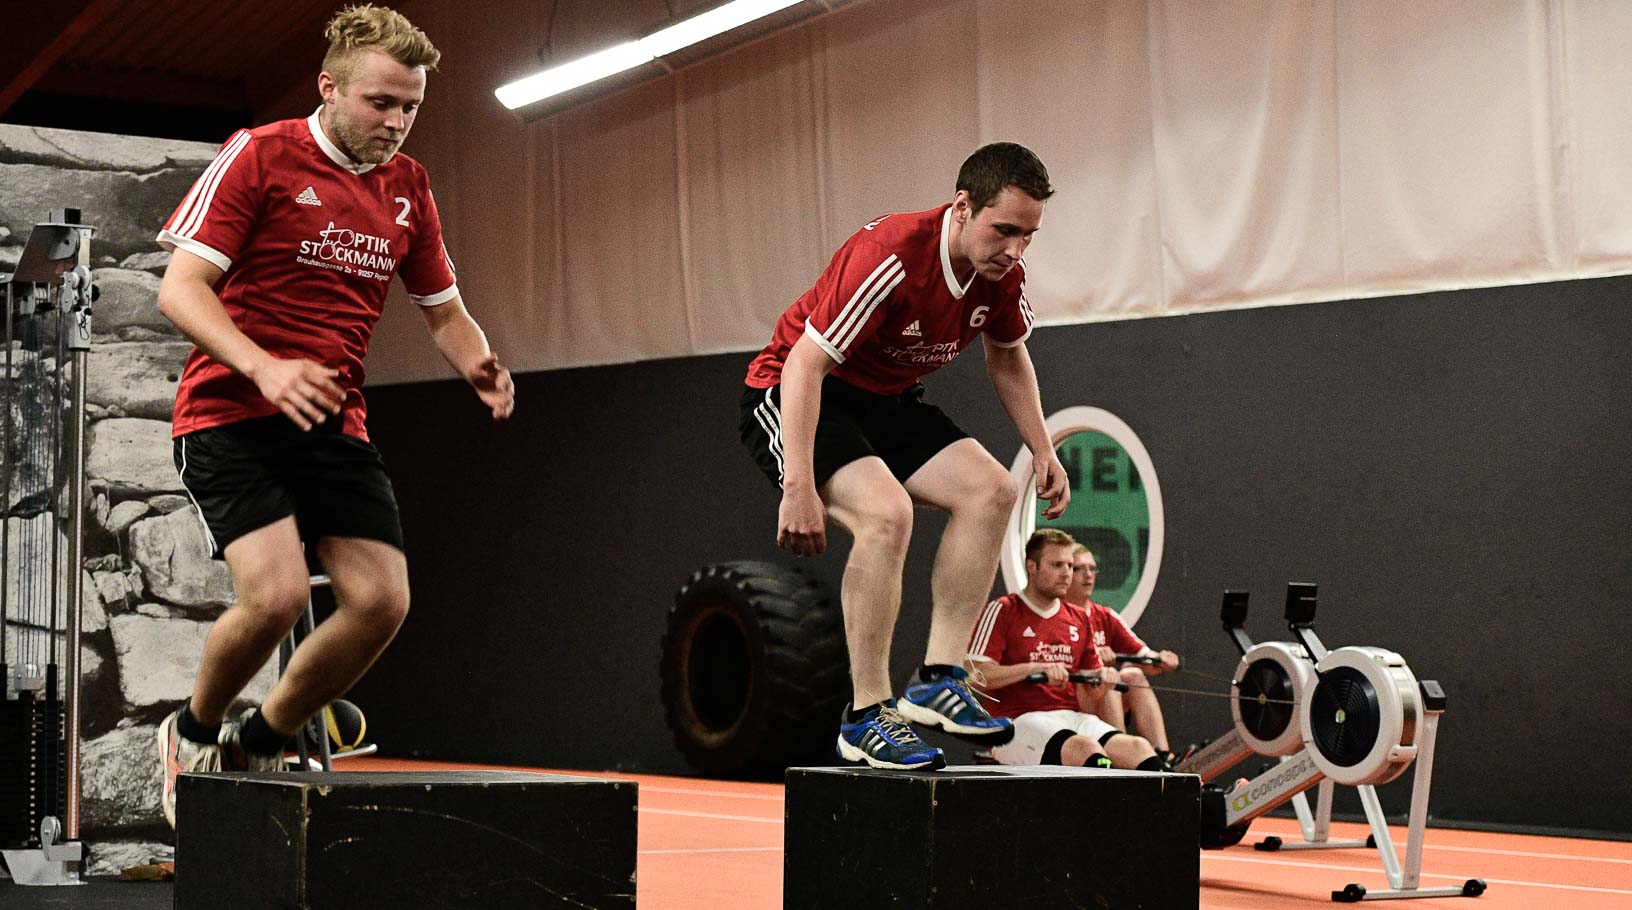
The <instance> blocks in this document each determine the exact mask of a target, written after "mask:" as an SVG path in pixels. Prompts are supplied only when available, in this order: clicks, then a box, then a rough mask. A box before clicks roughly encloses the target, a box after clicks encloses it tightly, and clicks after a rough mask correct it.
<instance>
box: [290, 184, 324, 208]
mask: <svg viewBox="0 0 1632 910" xmlns="http://www.w3.org/2000/svg"><path fill="white" fill-rule="evenodd" d="M295 201H296V202H298V203H300V204H301V205H316V206H321V205H322V204H323V203H322V202H321V201H320V200H319V199H318V198H317V191H316V190H314V189H312V188H311V187H307V188H306V189H304V190H302V191H301V193H300V195H299V196H296V197H295Z"/></svg>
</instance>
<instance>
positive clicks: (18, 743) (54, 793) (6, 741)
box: [0, 693, 68, 849]
mask: <svg viewBox="0 0 1632 910" xmlns="http://www.w3.org/2000/svg"><path fill="white" fill-rule="evenodd" d="M48 757H49V758H50V759H51V760H50V761H47V758H48ZM65 760H66V748H65V745H64V743H63V741H62V702H60V701H57V700H56V699H40V698H36V697H34V695H33V694H32V693H25V694H24V695H22V696H20V697H18V698H6V699H0V769H4V773H0V847H5V848H6V849H27V848H32V847H38V846H39V845H40V822H41V821H42V820H43V819H44V818H45V817H46V816H47V815H51V816H55V817H56V818H57V819H58V820H59V821H60V820H61V819H62V818H63V807H64V806H65V805H66V803H67V799H68V793H67V779H66V777H65V776H64V774H63V770H62V769H63V763H64V761H65ZM13 769H15V770H13Z"/></svg>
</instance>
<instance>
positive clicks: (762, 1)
mask: <svg viewBox="0 0 1632 910" xmlns="http://www.w3.org/2000/svg"><path fill="white" fill-rule="evenodd" d="M798 2H799V0H732V2H731V3H727V4H726V5H724V6H721V7H716V8H714V9H711V10H709V11H708V12H706V13H702V14H700V15H696V16H692V17H691V18H690V19H687V20H686V21H684V22H681V23H680V24H678V25H671V26H669V27H668V28H666V29H664V30H662V31H660V32H656V33H655V34H651V35H647V36H646V37H644V38H642V39H640V46H641V47H643V48H645V49H646V52H647V53H649V54H651V55H652V56H653V57H661V56H663V55H664V54H672V53H674V52H675V51H677V50H679V49H681V48H683V47H690V46H691V45H693V44H696V43H697V42H699V41H706V40H708V39H709V38H712V37H714V36H715V35H718V34H722V33H724V32H728V31H730V30H732V29H734V28H736V27H737V26H739V25H747V24H748V23H750V22H752V21H754V20H755V19H758V18H761V17H763V16H769V15H770V14H771V13H774V12H777V11H778V10H784V9H787V8H788V7H790V6H792V5H794V4H795V3H798Z"/></svg>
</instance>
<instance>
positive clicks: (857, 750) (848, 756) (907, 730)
mask: <svg viewBox="0 0 1632 910" xmlns="http://www.w3.org/2000/svg"><path fill="white" fill-rule="evenodd" d="M849 713H850V712H849V710H848V709H846V711H845V716H846V717H847V718H848V717H849ZM839 757H840V758H842V759H844V760H845V761H851V762H866V763H867V764H868V765H869V766H871V767H874V768H894V769H896V770H901V771H938V770H940V769H941V768H944V767H946V756H945V755H943V754H942V753H941V750H939V749H936V748H934V747H933V746H929V745H925V743H924V741H923V740H921V739H919V738H918V734H917V733H914V732H913V731H912V728H911V727H909V726H907V722H906V720H905V719H904V718H902V717H901V714H900V713H899V712H898V711H896V700H895V699H893V698H892V699H890V700H889V701H887V702H884V703H883V704H880V705H878V706H876V707H874V708H872V709H870V710H869V711H868V712H867V713H866V714H863V715H862V716H861V720H860V721H857V722H856V723H853V724H852V723H848V722H841V723H840V725H839Z"/></svg>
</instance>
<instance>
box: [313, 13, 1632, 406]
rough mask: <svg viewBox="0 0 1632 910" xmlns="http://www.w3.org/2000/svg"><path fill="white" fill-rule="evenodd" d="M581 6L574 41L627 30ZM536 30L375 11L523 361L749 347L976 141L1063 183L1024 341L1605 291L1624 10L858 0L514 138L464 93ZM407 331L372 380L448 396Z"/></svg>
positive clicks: (1613, 269)
mask: <svg viewBox="0 0 1632 910" xmlns="http://www.w3.org/2000/svg"><path fill="white" fill-rule="evenodd" d="M659 5H660V4H659ZM706 5H709V4H707V3H704V2H701V0H698V2H687V3H682V4H681V8H682V9H694V8H700V7H703V6H706ZM567 6H568V7H571V4H568V5H567ZM579 6H580V7H582V6H583V5H582V4H580V5H579ZM590 6H594V7H596V8H598V9H600V10H601V12H600V13H597V14H596V15H598V16H601V17H602V19H601V20H599V21H596V22H593V23H591V25H593V26H594V27H595V28H598V29H600V30H601V32H602V33H603V37H604V41H601V42H600V43H609V42H610V41H612V40H618V39H620V38H628V37H631V36H632V34H636V33H638V31H639V29H638V28H637V29H634V31H633V32H631V33H630V34H622V35H620V34H619V33H618V24H617V21H616V20H615V17H614V18H611V19H608V18H606V17H609V16H613V14H612V13H608V12H606V10H608V9H615V8H617V7H618V5H617V4H590ZM544 7H545V4H541V3H518V2H514V0H468V2H465V3H461V4H448V3H427V2H423V0H412V2H409V3H407V4H405V5H404V6H403V7H402V8H403V11H404V12H406V13H407V14H408V15H409V16H411V17H412V18H413V19H414V20H415V23H416V24H417V25H419V26H420V27H422V28H424V29H425V30H426V31H427V32H428V33H429V34H430V35H431V37H432V38H433V40H435V41H436V42H437V44H438V46H439V47H440V48H441V49H442V50H443V52H444V62H443V66H442V69H441V71H440V72H438V73H436V74H433V75H432V77H431V80H430V88H429V94H428V100H427V103H426V105H425V107H424V110H423V113H422V115H421V117H420V120H419V122H418V124H417V125H416V126H415V128H414V133H413V135H412V136H411V137H410V138H409V141H408V145H407V150H408V153H409V154H412V155H414V156H415V157H417V158H419V159H420V160H422V161H423V162H425V164H426V165H427V167H428V168H429V170H430V173H431V179H432V185H433V186H434V187H435V189H436V194H437V201H438V203H439V204H440V206H441V210H442V215H443V219H444V221H445V226H446V231H447V237H448V246H449V249H450V251H451V252H452V254H453V257H454V261H455V263H456V264H457V266H458V268H459V279H460V285H461V287H462V288H463V290H464V292H465V298H466V301H467V303H468V304H469V306H470V307H471V309H472V311H473V312H474V313H475V314H476V316H477V318H478V319H479V320H480V321H481V322H482V324H483V325H484V326H485V327H486V328H487V330H488V333H489V335H490V336H491V338H492V341H493V344H494V347H495V348H496V349H497V350H498V351H499V353H500V354H501V356H502V357H503V358H504V359H506V360H507V361H508V362H509V363H510V364H511V365H512V366H513V367H514V368H515V369H518V370H542V369H560V368H566V367H574V366H584V365H591V364H604V363H616V362H627V361H634V360H642V359H648V358H659V357H677V356H689V355H696V354H711V353H718V352H722V351H749V350H753V349H757V348H758V347H760V346H761V345H762V344H764V342H765V341H766V339H767V338H768V337H769V335H770V330H771V325H772V323H773V322H774V321H775V319H776V317H777V315H778V314H779V313H781V311H782V310H783V309H784V308H785V307H786V306H787V305H788V304H789V303H791V302H792V301H793V300H794V298H795V297H797V296H798V295H799V294H800V293H801V292H802V291H803V290H804V289H805V288H806V287H808V286H809V285H810V284H811V283H812V281H813V280H814V279H815V277H816V275H817V274H818V272H819V271H820V270H821V268H822V267H823V265H825V264H826V262H827V259H828V257H829V256H830V255H831V253H832V251H833V249H834V248H835V247H836V246H837V245H838V244H839V243H840V242H842V240H843V239H844V238H845V237H846V236H848V235H849V234H850V233H851V232H853V231H854V230H856V229H857V228H859V227H860V226H861V225H862V224H863V223H865V222H866V221H868V220H869V219H871V218H872V217H874V216H875V215H878V214H882V213H884V212H890V211H908V210H916V209H922V208H928V207H930V206H932V205H935V204H938V203H940V202H942V201H944V200H947V199H949V198H950V197H951V195H952V191H953V180H954V178H955V176H956V171H957V167H958V164H959V163H960V162H961V161H962V159H963V158H964V156H965V155H967V154H968V153H969V152H970V151H972V150H973V149H974V148H975V147H976V146H978V145H980V144H981V143H984V142H989V141H994V140H998V139H1012V140H1015V141H1018V142H1022V143H1025V144H1026V145H1029V146H1030V147H1032V148H1033V149H1034V150H1036V151H1037V152H1038V154H1039V155H1041V157H1042V158H1043V160H1044V161H1045V162H1046V163H1047V164H1048V166H1049V168H1050V171H1051V173H1052V175H1053V178H1054V182H1055V184H1056V185H1057V187H1058V189H1059V193H1058V195H1057V196H1056V197H1055V198H1054V200H1053V201H1052V202H1050V203H1049V206H1048V211H1047V215H1046V217H1045V219H1044V223H1043V230H1042V231H1041V232H1040V233H1039V234H1038V236H1037V240H1036V243H1035V244H1034V246H1033V247H1032V250H1031V252H1030V253H1029V254H1028V257H1027V261H1028V263H1029V265H1030V270H1029V290H1030V295H1031V298H1032V302H1033V305H1034V306H1035V307H1036V309H1037V313H1038V317H1039V319H1040V321H1041V322H1043V323H1045V324H1048V323H1056V324H1057V323H1071V322H1085V321H1091V320H1102V319H1121V318H1129V317H1137V316H1160V315H1170V314H1177V313H1184V312H1192V311H1198V310H1214V309H1219V308H1227V307H1239V306H1257V305H1265V304H1279V303H1297V302H1306V301H1314V300H1329V299H1343V298H1354V297H1365V296H1374V295H1380V294H1393V293H1401V292H1406V291H1418V290H1432V289H1441V288H1453V287H1468V286H1480V285H1505V284H1516V283H1524V282H1535V281H1545V280H1554V279H1560V278H1571V277H1580V276H1588V275H1599V274H1608V273H1618V272H1626V271H1632V121H1629V117H1628V110H1629V108H1632V104H1629V102H1628V100H1627V89H1626V87H1627V86H1629V85H1632V55H1629V54H1628V53H1627V52H1626V48H1628V47H1632V3H1626V2H1620V0H1365V2H1340V0H1298V2H1290V0H1289V2H1268V0H1263V2H1252V0H1106V2H1087V0H866V2H860V3H856V4H853V5H851V6H848V7H845V8H843V9H841V10H839V11H838V12H835V13H833V14H831V15H828V16H826V17H824V18H822V19H819V20H817V21H814V22H811V23H808V24H806V25H804V26H800V27H797V28H794V29H791V30H789V31H785V32H783V33H781V34H778V35H775V36H773V37H771V38H768V39H766V40H763V41H760V42H757V43H754V44H751V45H748V46H746V47H743V48H739V49H737V50H735V51H732V52H730V53H728V54H726V55H723V56H721V57H717V58H714V59H711V60H707V61H705V62H703V63H700V64H697V65H695V66H693V67H690V68H688V69H684V70H681V71H680V72H678V73H675V74H673V75H670V76H666V77H664V78H662V79H660V80H657V81H654V82H650V83H647V84H644V85H641V86H637V87H635V88H632V89H629V90H627V91H624V92H622V93H619V94H616V95H614V96H611V97H608V98H604V99H601V100H599V101H596V102H593V103H591V104H588V105H585V106H583V107H580V108H577V109H575V110H572V111H569V112H567V113H564V114H561V115H558V116H556V117H555V118H552V119H550V120H546V121H541V122H535V123H524V122H523V121H521V120H520V119H518V118H517V117H516V116H515V115H513V114H511V113H509V112H507V111H504V110H503V109H502V108H501V107H500V106H499V105H498V103H497V102H496V101H495V100H494V98H493V96H492V89H493V87H494V86H495V85H497V84H499V83H501V82H503V81H505V80H507V79H509V78H513V77H514V76H516V75H519V74H523V73H526V72H528V71H530V70H532V69H536V68H537V65H538V55H537V54H538V49H539V48H540V47H543V46H544V45H545V43H546V39H547V38H549V37H552V36H550V35H547V34H546V32H547V31H550V29H549V27H548V25H547V23H546V21H545V18H544V13H543V11H542V10H543V8H544ZM634 7H640V10H639V13H640V15H641V16H644V17H646V18H648V19H649V18H650V17H651V15H652V11H651V10H650V9H648V8H646V7H642V6H641V5H640V4H631V5H630V8H634ZM586 15H588V14H587V13H582V12H580V13H579V14H578V17H579V18H580V19H582V18H584V16H586ZM592 18H593V17H592ZM562 28H563V24H562V22H561V21H559V20H558V21H557V22H556V24H555V28H554V30H553V31H554V32H555V34H554V35H553V38H554V41H555V46H556V47H558V48H559V47H560V46H561V45H562V44H563V43H564V42H563V39H562V37H561V35H560V31H561V29H562ZM565 43H568V44H570V43H571V42H570V41H569V42H565ZM595 43H596V42H594V41H588V40H586V39H583V38H581V37H580V39H579V41H578V44H581V45H584V47H582V48H576V49H575V52H577V50H582V49H587V48H588V47H589V46H592V45H594V44H595ZM308 96H309V97H308ZM315 100H316V99H315V92H304V91H303V92H302V94H301V96H300V97H299V98H298V99H293V100H291V102H290V103H289V104H288V105H286V106H287V107H288V109H289V111H290V112H294V113H300V114H304V113H305V112H307V111H309V110H310V108H311V106H312V105H313V104H315ZM280 113H281V111H280ZM411 312H412V308H411V306H409V305H407V304H406V302H400V304H399V305H394V307H393V311H392V312H390V313H388V316H387V318H386V320H385V322H384V323H382V326H381V329H380V331H379V334H378V336H377V339H376V344H375V352H374V354H373V356H371V358H370V370H371V375H372V378H373V380H374V381H376V382H393V381H396V382H401V381H413V380H419V379H430V378H438V377H442V376H445V375H447V369H446V367H445V366H443V365H442V364H441V363H440V362H439V360H438V358H437V357H436V354H435V350H434V348H433V347H432V346H431V345H430V343H429V341H428V339H427V338H426V337H425V333H424V331H423V329H421V328H420V327H419V325H418V322H419V320H418V319H417V318H415V317H412V316H410V315H408V314H410V313H411ZM1470 318H1478V317H1477V314H1472V315H1471V316H1470Z"/></svg>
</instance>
